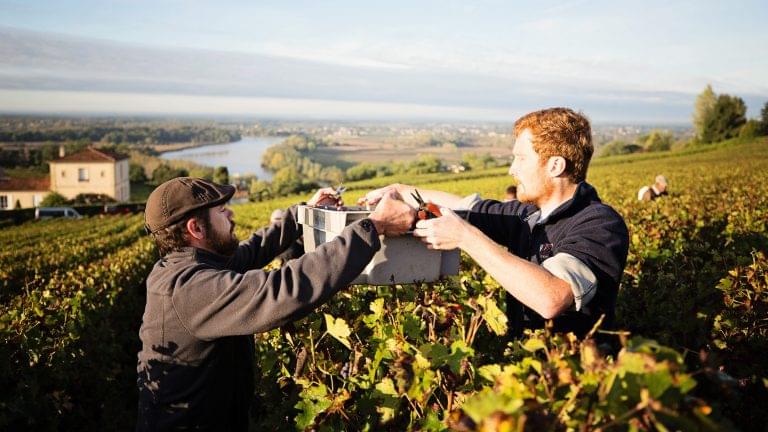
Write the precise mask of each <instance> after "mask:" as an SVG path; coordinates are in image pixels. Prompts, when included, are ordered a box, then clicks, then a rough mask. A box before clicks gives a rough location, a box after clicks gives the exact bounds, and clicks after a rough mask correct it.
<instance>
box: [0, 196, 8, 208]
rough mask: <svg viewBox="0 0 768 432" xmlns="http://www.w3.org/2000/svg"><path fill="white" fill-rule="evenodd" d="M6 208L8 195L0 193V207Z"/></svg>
mask: <svg viewBox="0 0 768 432" xmlns="http://www.w3.org/2000/svg"><path fill="white" fill-rule="evenodd" d="M7 208H8V196H7V195H0V209H7Z"/></svg>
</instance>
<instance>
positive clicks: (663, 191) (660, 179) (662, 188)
mask: <svg viewBox="0 0 768 432" xmlns="http://www.w3.org/2000/svg"><path fill="white" fill-rule="evenodd" d="M664 195H669V193H668V192H667V178H666V177H664V176H663V175H661V174H659V175H657V176H656V183H654V184H653V185H651V186H643V187H641V188H640V190H639V191H637V199H638V200H640V201H653V200H655V199H656V198H659V197H661V196H664Z"/></svg>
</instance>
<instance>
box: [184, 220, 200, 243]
mask: <svg viewBox="0 0 768 432" xmlns="http://www.w3.org/2000/svg"><path fill="white" fill-rule="evenodd" d="M186 226H187V233H188V234H189V235H191V236H192V237H193V238H196V239H198V240H202V239H204V238H205V228H203V226H202V225H201V224H200V223H199V222H198V221H197V218H193V217H192V218H189V220H188V221H187V225H186Z"/></svg>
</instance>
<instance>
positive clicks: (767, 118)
mask: <svg viewBox="0 0 768 432" xmlns="http://www.w3.org/2000/svg"><path fill="white" fill-rule="evenodd" d="M760 135H768V102H766V103H765V105H763V109H762V110H760Z"/></svg>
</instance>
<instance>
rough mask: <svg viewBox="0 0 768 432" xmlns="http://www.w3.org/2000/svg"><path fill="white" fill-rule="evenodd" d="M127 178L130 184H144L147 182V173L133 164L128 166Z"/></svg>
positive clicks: (139, 166)
mask: <svg viewBox="0 0 768 432" xmlns="http://www.w3.org/2000/svg"><path fill="white" fill-rule="evenodd" d="M128 177H129V179H130V180H131V183H146V181H147V173H145V172H144V167H143V166H141V165H139V164H135V163H131V164H129V165H128Z"/></svg>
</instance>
